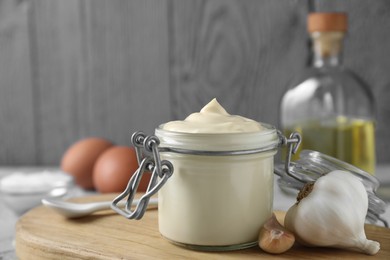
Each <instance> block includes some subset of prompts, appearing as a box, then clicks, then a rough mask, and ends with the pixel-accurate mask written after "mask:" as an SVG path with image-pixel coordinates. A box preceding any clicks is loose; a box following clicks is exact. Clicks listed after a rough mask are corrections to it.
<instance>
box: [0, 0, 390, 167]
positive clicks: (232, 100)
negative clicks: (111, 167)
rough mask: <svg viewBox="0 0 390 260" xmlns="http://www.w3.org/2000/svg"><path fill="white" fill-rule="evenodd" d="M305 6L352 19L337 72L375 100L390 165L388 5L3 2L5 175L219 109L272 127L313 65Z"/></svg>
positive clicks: (217, 0) (356, 1) (0, 149)
mask: <svg viewBox="0 0 390 260" xmlns="http://www.w3.org/2000/svg"><path fill="white" fill-rule="evenodd" d="M309 4H310V6H312V9H313V10H314V11H344V12H347V13H348V14H349V17H350V23H349V24H350V26H349V33H348V35H347V38H346V41H345V53H344V64H345V65H346V66H348V67H350V68H351V69H352V70H353V71H355V72H356V73H357V74H358V75H359V76H360V77H361V78H362V79H363V80H364V81H365V82H366V83H367V84H368V85H370V86H371V88H372V91H373V93H374V96H375V98H376V101H377V158H378V162H380V163H384V162H390V153H389V152H388V151H389V148H388V147H390V131H388V128H389V127H390V73H388V70H389V68H390V59H388V57H389V56H390V52H389V48H388V46H389V45H390V34H389V33H388V31H389V30H390V16H389V13H390V2H389V1H387V0H377V1H370V0H345V1H329V0H317V1H311V0H294V1H273V0H245V1H239V0H112V1H105V0H69V1H61V0H35V1H20V0H6V1H1V3H0V7H1V8H0V9H1V10H0V36H1V37H0V43H1V44H0V61H1V62H0V79H1V85H0V122H1V125H0V135H1V144H0V163H1V164H3V165H14V164H30V165H31V164H37V165H44V164H58V162H59V161H60V158H61V155H62V153H63V152H64V151H65V150H66V148H67V147H68V146H69V145H71V144H72V143H73V142H75V141H77V140H78V139H80V138H83V137H87V136H101V137H105V138H108V139H111V140H112V141H114V142H115V143H118V144H126V145H129V144H130V142H129V139H130V135H131V133H132V132H134V131H136V130H143V131H145V132H146V133H148V134H149V133H153V131H154V128H155V127H156V126H157V125H159V124H160V123H163V122H166V121H169V120H172V119H183V118H184V117H186V116H187V115H188V114H189V113H191V112H194V111H197V110H199V109H200V108H201V107H202V106H203V105H205V104H206V103H207V102H208V101H209V100H210V99H212V98H214V97H217V98H218V100H219V101H220V102H221V104H222V105H223V106H224V107H226V109H227V110H228V111H229V112H230V113H233V114H240V115H243V116H246V117H250V118H253V119H256V120H258V121H263V122H267V123H270V124H273V125H276V126H278V125H279V123H278V104H279V100H280V98H281V96H282V94H283V92H284V91H285V90H286V88H288V87H289V86H291V85H293V84H294V83H295V82H296V79H297V78H299V77H300V75H301V74H302V73H303V71H304V69H305V66H306V64H307V62H308V59H309V50H308V48H307V47H308V44H307V39H308V38H307V33H306V14H307V11H308V8H309V7H308V6H309ZM21 147H22V148H21Z"/></svg>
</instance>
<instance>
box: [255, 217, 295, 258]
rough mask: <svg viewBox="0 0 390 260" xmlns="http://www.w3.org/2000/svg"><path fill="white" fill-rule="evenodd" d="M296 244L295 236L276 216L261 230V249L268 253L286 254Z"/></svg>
mask: <svg viewBox="0 0 390 260" xmlns="http://www.w3.org/2000/svg"><path fill="white" fill-rule="evenodd" d="M294 242H295V237H294V234H293V233H291V232H290V231H288V230H287V229H285V228H284V227H283V226H282V225H281V224H280V223H279V222H278V220H277V219H276V216H275V214H272V217H271V218H269V219H268V220H267V222H266V223H265V224H264V225H263V227H262V228H261V229H260V233H259V247H260V248H261V249H263V250H264V251H265V252H267V253H271V254H281V253H284V252H286V251H287V250H289V249H290V248H291V247H292V246H293V245H294Z"/></svg>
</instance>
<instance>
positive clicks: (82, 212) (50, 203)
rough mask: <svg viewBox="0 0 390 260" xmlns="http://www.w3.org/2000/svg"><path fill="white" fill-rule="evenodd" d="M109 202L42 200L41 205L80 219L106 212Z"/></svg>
mask: <svg viewBox="0 0 390 260" xmlns="http://www.w3.org/2000/svg"><path fill="white" fill-rule="evenodd" d="M138 202H139V200H138V199H134V200H133V203H132V206H135V205H136V204H138ZM157 202H158V200H157V198H151V199H150V201H149V206H157ZM111 203H112V202H111V201H99V202H91V203H75V202H69V201H63V200H59V199H51V198H45V199H42V204H43V205H45V206H46V207H49V208H52V209H54V210H55V211H57V213H59V214H61V215H63V216H65V217H67V218H80V217H85V216H88V215H90V214H92V213H94V212H96V211H100V210H107V209H110V208H111ZM125 203H126V201H120V202H119V203H118V206H124V205H125Z"/></svg>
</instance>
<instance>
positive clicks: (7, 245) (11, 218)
mask: <svg viewBox="0 0 390 260" xmlns="http://www.w3.org/2000/svg"><path fill="white" fill-rule="evenodd" d="M32 168H34V169H35V170H39V169H41V170H44V169H47V167H0V178H1V177H3V176H6V175H8V174H11V173H13V172H15V171H23V170H25V169H28V170H31V169H32ZM389 173H390V165H384V166H379V167H378V171H377V177H378V179H379V180H381V183H390V174H389ZM383 191H385V190H383ZM90 194H91V193H86V192H85V191H83V190H80V189H75V190H74V191H72V194H71V196H73V197H80V196H85V195H90ZM294 200H295V199H294V197H293V196H291V195H288V194H285V193H283V192H281V190H280V189H279V187H278V186H277V185H276V184H275V193H274V209H275V210H284V211H285V210H287V209H288V207H289V206H290V205H292V203H293V201H294ZM0 208H1V209H2V210H0V259H1V260H8V259H12V260H14V259H16V255H15V248H14V243H13V241H14V238H15V228H14V227H15V224H16V222H17V221H18V218H19V216H16V215H15V214H13V213H12V212H11V211H10V210H9V209H8V208H7V207H5V205H4V203H3V201H2V199H1V197H0ZM382 217H383V218H384V219H386V220H387V221H388V222H390V208H389V207H387V211H386V213H385V214H383V215H382ZM231 255H233V254H231Z"/></svg>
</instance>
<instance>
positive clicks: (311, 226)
mask: <svg viewBox="0 0 390 260" xmlns="http://www.w3.org/2000/svg"><path fill="white" fill-rule="evenodd" d="M309 185H311V187H310V186H309ZM309 185H308V187H306V189H304V191H303V192H302V193H300V195H302V196H300V195H299V196H298V197H299V198H298V202H297V203H296V204H295V205H293V206H292V207H291V208H290V209H289V210H288V211H287V214H286V218H285V227H286V228H287V229H288V230H290V231H291V232H293V233H294V234H295V236H296V239H297V241H298V242H300V243H301V244H303V245H309V246H323V247H336V248H346V249H350V250H354V251H359V252H363V253H366V254H369V255H373V254H376V253H377V252H378V251H379V249H380V244H379V243H378V242H376V241H371V240H368V239H367V238H366V235H365V233H364V222H365V216H366V214H367V209H368V196H367V192H366V190H365V188H364V186H363V184H362V183H361V182H360V181H359V180H358V179H357V178H356V177H355V176H353V175H352V174H350V173H349V172H345V171H333V172H330V173H328V174H327V175H325V176H322V177H320V178H319V179H318V180H317V181H316V182H315V183H314V185H312V184H309Z"/></svg>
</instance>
